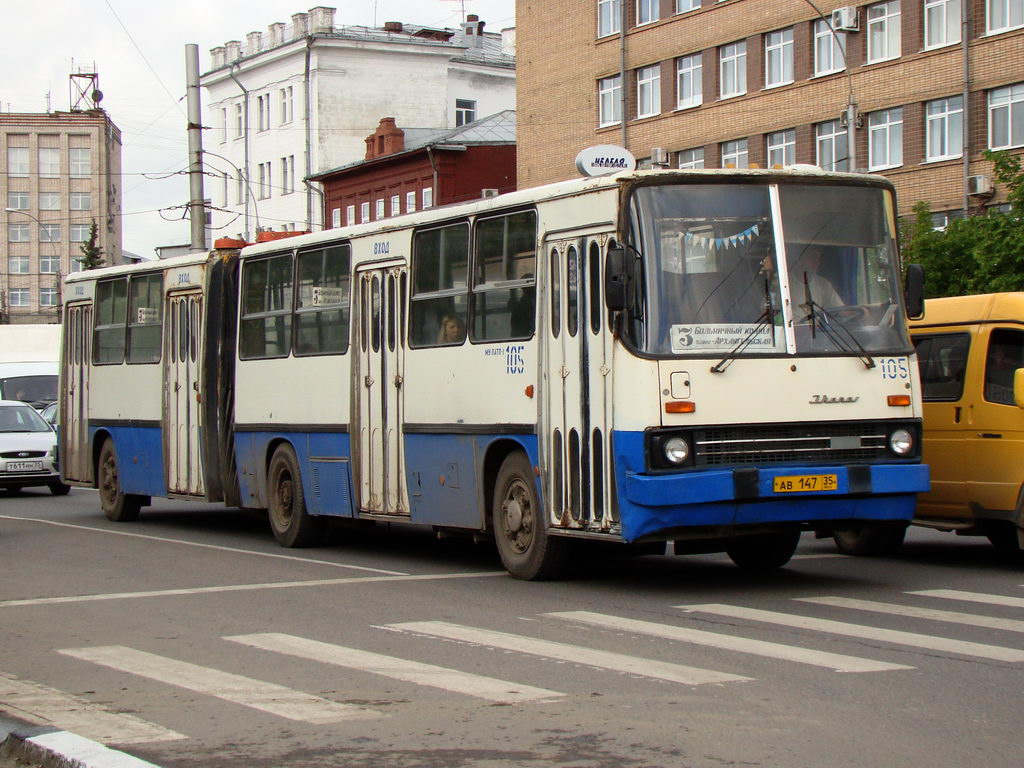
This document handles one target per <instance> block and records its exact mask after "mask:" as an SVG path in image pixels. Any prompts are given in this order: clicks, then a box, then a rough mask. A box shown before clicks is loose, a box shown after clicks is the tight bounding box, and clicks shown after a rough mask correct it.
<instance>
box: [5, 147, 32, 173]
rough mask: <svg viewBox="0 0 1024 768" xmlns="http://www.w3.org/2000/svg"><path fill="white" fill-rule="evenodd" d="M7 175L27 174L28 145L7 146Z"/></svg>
mask: <svg viewBox="0 0 1024 768" xmlns="http://www.w3.org/2000/svg"><path fill="white" fill-rule="evenodd" d="M7 175H8V176H15V177H19V176H28V147H8V148H7Z"/></svg>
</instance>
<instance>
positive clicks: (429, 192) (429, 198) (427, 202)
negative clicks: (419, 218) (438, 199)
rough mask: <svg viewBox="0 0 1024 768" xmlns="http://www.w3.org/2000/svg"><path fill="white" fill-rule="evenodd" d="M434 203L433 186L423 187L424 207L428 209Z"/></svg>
mask: <svg viewBox="0 0 1024 768" xmlns="http://www.w3.org/2000/svg"><path fill="white" fill-rule="evenodd" d="M433 205H434V190H433V188H431V187H424V188H423V209H424V210H426V209H427V208H430V207H432V206H433Z"/></svg>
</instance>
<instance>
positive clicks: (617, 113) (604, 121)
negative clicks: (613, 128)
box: [597, 75, 622, 127]
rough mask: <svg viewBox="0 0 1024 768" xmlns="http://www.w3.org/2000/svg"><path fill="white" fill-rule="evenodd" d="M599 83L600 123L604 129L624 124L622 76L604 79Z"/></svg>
mask: <svg viewBox="0 0 1024 768" xmlns="http://www.w3.org/2000/svg"><path fill="white" fill-rule="evenodd" d="M597 82H598V94H599V98H600V100H599V105H598V123H599V124H600V125H601V126H602V127H603V126H606V125H615V124H616V123H620V122H622V76H621V75H615V76H614V77H604V78H601V79H600V80H598V81H597Z"/></svg>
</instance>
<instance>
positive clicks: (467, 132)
mask: <svg viewBox="0 0 1024 768" xmlns="http://www.w3.org/2000/svg"><path fill="white" fill-rule="evenodd" d="M515 115H516V113H515V112H514V111H513V110H505V111H503V112H499V113H497V114H496V115H491V116H489V117H485V118H482V119H480V120H475V121H473V122H471V123H467V124H465V125H463V126H460V127H459V128H455V129H452V130H445V131H424V130H416V129H410V130H402V129H401V128H399V127H398V126H397V125H396V124H395V118H393V117H385V118H382V119H381V121H380V125H378V126H377V130H376V131H375V132H374V133H373V134H371V135H370V136H367V137H366V156H365V158H364V159H363V160H362V161H360V162H357V163H351V164H349V165H345V166H342V167H340V168H334V169H332V170H330V171H326V172H324V173H321V174H317V175H315V176H312V177H311V180H312V181H319V182H321V183H322V184H323V188H324V221H325V222H326V223H327V228H333V227H340V226H348V225H350V224H363V223H365V222H368V221H376V220H378V219H383V218H385V217H389V216H397V215H398V214H402V213H412V212H413V211H417V210H421V209H423V208H430V207H432V206H435V205H448V204H449V203H461V202H465V201H467V200H476V199H478V198H480V197H484V196H488V195H499V194H504V193H505V192H512V191H514V190H515V188H516V119H515Z"/></svg>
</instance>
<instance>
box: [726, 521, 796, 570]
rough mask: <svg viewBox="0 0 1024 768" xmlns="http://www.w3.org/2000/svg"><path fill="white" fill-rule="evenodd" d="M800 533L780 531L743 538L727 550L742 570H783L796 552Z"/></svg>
mask: <svg viewBox="0 0 1024 768" xmlns="http://www.w3.org/2000/svg"><path fill="white" fill-rule="evenodd" d="M799 543H800V531H798V530H796V531H779V532H778V533H766V534H763V535H760V536H743V537H741V538H739V539H736V540H735V541H734V542H732V544H731V545H730V546H729V548H728V549H726V550H725V553H726V554H727V555H729V559H730V560H732V561H733V562H734V563H736V565H738V566H739V567H740V568H746V569H750V570H757V571H768V570H772V569H774V568H781V567H782V566H784V565H785V564H786V563H788V562H789V559H790V558H791V557H792V556H793V553H794V552H796V545H797V544H799Z"/></svg>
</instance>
